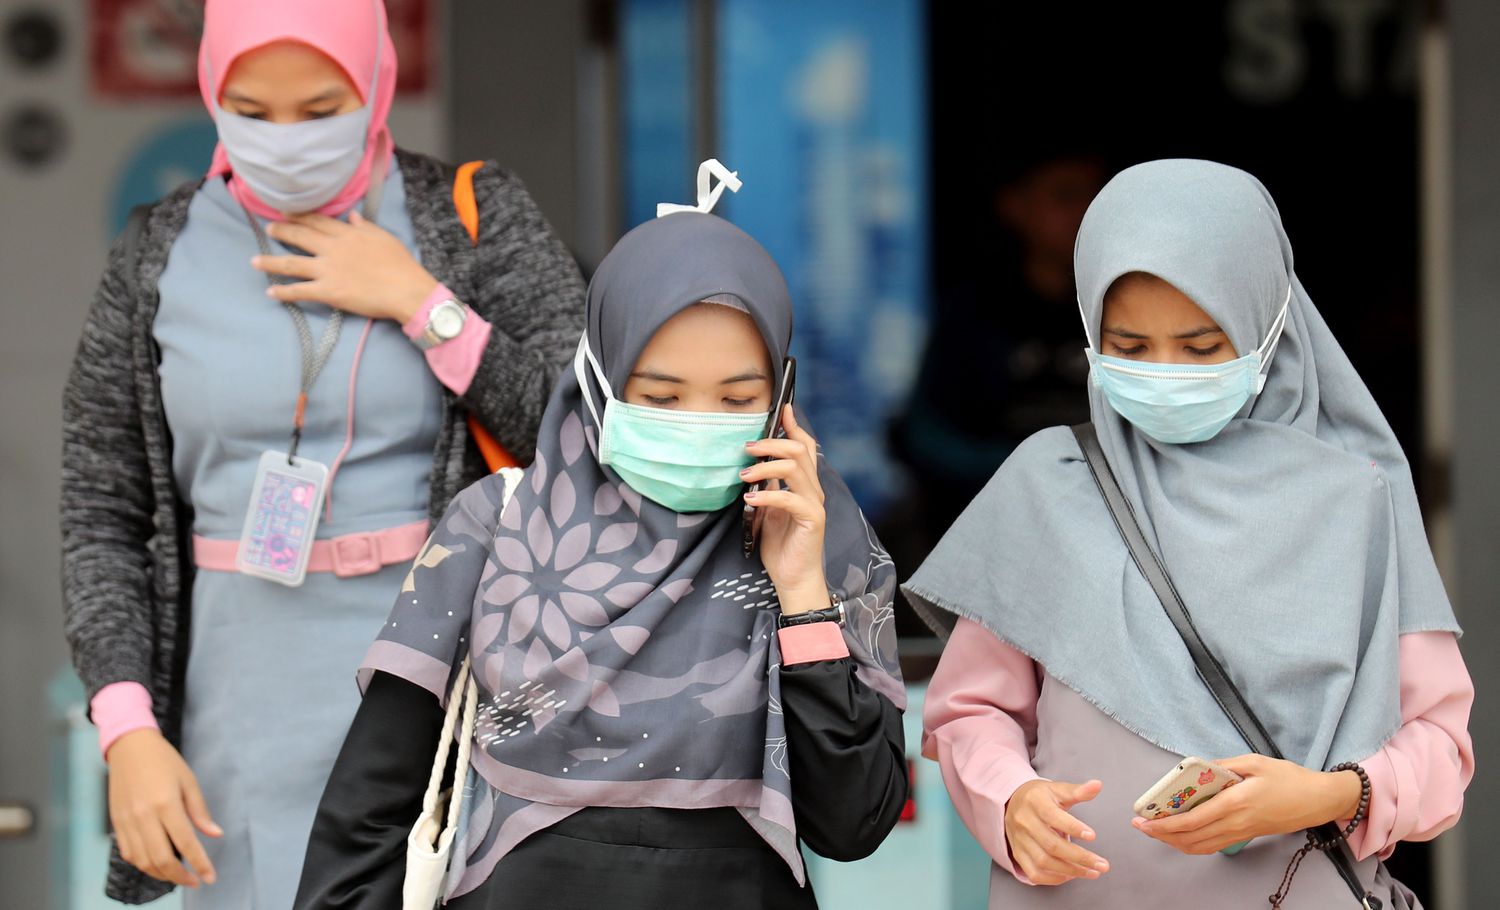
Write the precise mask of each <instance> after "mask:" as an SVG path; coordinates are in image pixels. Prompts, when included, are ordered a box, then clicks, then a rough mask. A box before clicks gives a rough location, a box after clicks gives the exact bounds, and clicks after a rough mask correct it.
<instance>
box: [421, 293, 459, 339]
mask: <svg viewBox="0 0 1500 910" xmlns="http://www.w3.org/2000/svg"><path fill="white" fill-rule="evenodd" d="M428 321H429V323H430V325H431V326H432V333H433V334H434V335H437V336H438V337H439V338H443V339H448V338H453V337H455V336H457V335H458V333H459V332H461V331H463V327H464V311H463V308H462V307H460V306H459V305H458V304H456V303H454V302H453V301H451V300H448V301H444V302H442V303H440V304H438V305H437V306H435V307H433V308H432V315H431V317H430V318H429V320H428Z"/></svg>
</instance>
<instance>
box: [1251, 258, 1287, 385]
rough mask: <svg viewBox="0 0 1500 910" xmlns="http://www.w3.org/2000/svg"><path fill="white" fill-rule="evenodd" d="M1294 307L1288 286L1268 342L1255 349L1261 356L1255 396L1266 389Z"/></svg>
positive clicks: (1268, 336)
mask: <svg viewBox="0 0 1500 910" xmlns="http://www.w3.org/2000/svg"><path fill="white" fill-rule="evenodd" d="M1291 306H1292V286H1291V284H1290V283H1288V284H1287V286H1286V300H1284V301H1282V303H1281V312H1280V313H1278V314H1276V319H1275V320H1273V321H1272V322H1271V331H1270V332H1268V333H1267V334H1266V340H1265V341H1264V342H1262V343H1261V346H1260V347H1258V348H1256V349H1255V353H1257V354H1259V355H1260V374H1259V375H1258V376H1257V377H1256V379H1255V394H1257V395H1259V394H1260V393H1261V390H1263V389H1264V388H1265V387H1266V379H1267V378H1269V377H1270V375H1271V358H1272V357H1274V356H1276V347H1277V345H1279V344H1281V334H1282V332H1283V331H1284V330H1285V329H1286V317H1287V313H1288V312H1289V311H1290V309H1291Z"/></svg>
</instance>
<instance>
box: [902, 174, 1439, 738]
mask: <svg viewBox="0 0 1500 910" xmlns="http://www.w3.org/2000/svg"><path fill="white" fill-rule="evenodd" d="M1075 268H1076V271H1077V278H1078V290H1079V300H1080V304H1081V306H1082V309H1083V315H1084V321H1085V325H1086V327H1087V331H1088V335H1089V337H1090V338H1093V339H1097V338H1098V336H1099V324H1100V319H1101V315H1102V312H1103V306H1104V294H1105V292H1106V291H1107V290H1108V289H1109V286H1110V285H1111V284H1112V283H1113V282H1114V281H1115V279H1116V278H1119V277H1120V276H1122V275H1124V274H1126V273H1128V272H1135V271H1141V272H1148V273H1150V274H1153V275H1157V276H1159V277H1161V278H1163V279H1165V280H1167V281H1169V282H1171V283H1172V284H1173V285H1175V286H1176V287H1177V288H1178V289H1179V290H1181V291H1182V292H1183V293H1184V294H1187V295H1188V296H1189V297H1191V298H1192V299H1193V301H1194V302H1196V303H1197V304H1198V305H1199V306H1200V307H1202V308H1203V309H1204V310H1206V311H1207V312H1208V313H1209V315H1211V316H1212V317H1213V318H1214V319H1215V320H1216V321H1217V322H1218V324H1219V325H1220V326H1221V327H1222V328H1223V329H1224V330H1225V331H1226V332H1227V333H1228V335H1229V338H1230V341H1231V342H1232V343H1233V344H1234V347H1235V350H1236V351H1239V352H1240V353H1244V352H1247V351H1250V350H1252V349H1254V348H1255V347H1256V346H1257V345H1259V344H1260V343H1261V341H1262V339H1264V338H1265V337H1266V335H1267V332H1268V330H1269V329H1270V328H1271V325H1272V322H1273V321H1274V320H1275V318H1276V316H1277V313H1278V311H1279V310H1280V309H1281V306H1282V302H1283V301H1284V300H1286V299H1287V292H1288V288H1289V287H1290V290H1291V297H1290V300H1291V302H1290V306H1289V309H1288V316H1287V320H1286V328H1285V331H1284V334H1283V335H1282V338H1281V342H1280V345H1279V346H1278V348H1277V350H1276V353H1275V357H1274V359H1273V360H1272V361H1271V366H1270V372H1269V379H1268V381H1267V384H1266V387H1265V390H1264V391H1263V392H1262V393H1261V394H1260V395H1259V397H1257V398H1255V399H1253V400H1252V402H1251V403H1250V404H1249V405H1247V407H1246V410H1245V412H1244V413H1242V414H1241V415H1240V416H1239V417H1238V418H1236V419H1235V420H1233V421H1232V422H1231V423H1230V424H1229V426H1228V427H1226V428H1225V429H1224V430H1223V431H1222V432H1220V433H1219V435H1218V436H1216V437H1214V438H1213V439H1211V440H1209V441H1208V442H1204V443H1197V444H1193V445H1170V444H1164V443H1159V442H1156V441H1155V440H1153V439H1151V438H1149V437H1147V436H1145V435H1143V434H1141V433H1137V432H1136V431H1135V430H1134V429H1133V428H1132V427H1131V425H1130V424H1129V423H1127V422H1126V421H1125V420H1124V419H1122V418H1121V417H1120V416H1119V415H1118V414H1116V413H1115V412H1114V410H1113V409H1111V408H1110V406H1109V404H1108V403H1107V402H1106V401H1105V400H1104V398H1103V396H1102V394H1101V393H1100V391H1099V390H1098V389H1097V388H1092V389H1091V391H1090V393H1089V395H1090V404H1091V409H1092V414H1093V423H1094V426H1095V427H1096V428H1097V429H1098V431H1099V437H1100V440H1101V442H1102V443H1103V446H1104V450H1105V453H1106V454H1107V455H1108V458H1109V463H1110V466H1111V467H1112V469H1113V470H1114V473H1115V475H1116V477H1117V478H1118V479H1119V482H1120V485H1121V487H1123V488H1124V490H1125V493H1126V496H1127V497H1128V498H1129V500H1130V503H1131V505H1132V507H1133V508H1134V510H1135V514H1136V517H1137V518H1138V519H1139V520H1140V523H1141V526H1142V529H1143V530H1144V532H1145V533H1146V535H1147V537H1148V538H1149V539H1150V540H1151V543H1152V545H1153V547H1155V548H1156V550H1157V552H1158V553H1159V554H1160V555H1161V557H1162V559H1163V561H1164V562H1165V563H1166V566H1167V569H1168V571H1169V572H1170V573H1171V574H1172V577H1173V580H1174V581H1175V583H1176V586H1177V588H1178V590H1179V591H1180V592H1181V594H1182V596H1183V599H1184V600H1185V601H1186V603H1187V605H1188V608H1189V609H1190V610H1191V611H1192V613H1193V618H1194V620H1195V624H1196V625H1197V627H1198V629H1199V631H1200V632H1201V633H1202V635H1203V638H1204V640H1205V641H1206V642H1207V643H1208V645H1209V647H1210V648H1211V649H1212V650H1213V651H1214V652H1215V653H1216V654H1217V655H1218V657H1219V659H1220V660H1221V661H1222V662H1223V663H1224V665H1225V667H1226V669H1227V670H1228V673H1229V675H1230V677H1231V678H1232V679H1233V680H1234V682H1235V683H1236V685H1237V686H1238V687H1239V688H1240V690H1241V691H1242V692H1244V694H1245V697H1246V699H1248V700H1249V702H1250V704H1251V706H1252V707H1253V708H1254V709H1255V711H1256V713H1257V714H1258V715H1259V716H1260V719H1261V720H1262V722H1264V723H1265V724H1266V726H1267V728H1268V731H1269V732H1270V734H1271V736H1272V738H1273V739H1274V740H1275V741H1276V743H1277V744H1278V745H1279V746H1280V747H1281V749H1282V751H1283V752H1284V753H1285V754H1286V756H1287V757H1288V758H1289V759H1292V760H1294V761H1297V762H1299V763H1301V764H1303V765H1305V766H1307V767H1311V768H1324V767H1327V766H1329V765H1331V764H1333V763H1336V762H1340V761H1359V760H1363V759H1365V758H1367V757H1369V756H1370V755H1371V754H1373V753H1374V752H1375V751H1376V750H1377V749H1379V747H1380V746H1381V745H1382V744H1383V743H1384V742H1385V741H1386V740H1387V739H1389V738H1390V736H1391V735H1392V734H1393V733H1394V732H1395V731H1396V729H1397V728H1398V727H1399V725H1400V723H1401V714H1400V680H1399V677H1398V672H1397V639H1398V637H1399V636H1400V635H1402V634H1404V633H1407V632H1421V631H1435V630H1444V631H1454V632H1456V631H1458V625H1457V623H1456V622H1455V620H1454V617H1453V611H1452V608H1451V607H1450V606H1449V603H1448V597H1447V595H1446V594H1445V593H1444V590H1443V585H1442V581H1441V580H1440V579H1439V577H1438V574H1437V569H1436V567H1435V566H1434V564H1433V560H1432V553H1431V551H1430V550H1429V549H1428V545H1427V539H1426V537H1425V535H1424V532H1423V528H1422V516H1421V513H1420V512H1419V511H1418V508H1417V499H1416V495H1415V493H1414V491H1413V486H1412V478H1411V470H1410V468H1409V467H1408V465H1407V461H1406V457H1405V455H1404V454H1403V453H1402V451H1401V447H1400V445H1399V444H1398V443H1397V442H1396V439H1395V437H1394V436H1393V435H1392V433H1391V430H1390V427H1389V426H1388V425H1387V424H1386V421H1385V418H1384V417H1383V416H1382V415H1381V413H1380V409H1379V408H1378V407H1376V405H1375V402H1374V400H1373V399H1372V398H1371V397H1370V393H1369V391H1368V390H1367V389H1366V388H1365V385H1364V383H1363V382H1362V381H1361V380H1360V378H1359V376H1358V374H1356V373H1355V371H1354V367H1353V366H1352V365H1351V364H1350V363H1349V359H1348V357H1347V356H1346V355H1345V354H1344V351H1343V349H1342V348H1340V347H1339V344H1338V342H1337V341H1336V340H1334V337H1333V335H1332V333H1330V332H1329V330H1328V326H1327V325H1326V324H1325V323H1324V322H1323V318H1322V317H1321V316H1320V315H1319V313H1318V310H1317V308H1316V307H1315V306H1313V302H1312V299H1311V298H1310V297H1309V296H1308V294H1307V291H1306V289H1304V288H1303V287H1302V283H1301V282H1300V281H1298V280H1297V275H1296V272H1295V271H1294V270H1293V267H1292V248H1291V244H1290V243H1289V242H1288V240H1287V236H1286V232H1285V230H1284V229H1283V228H1282V225H1281V216H1280V214H1279V213H1278V212H1277V210H1276V205H1275V203H1274V202H1272V200H1271V197H1270V194H1269V193H1267V192H1266V189H1265V187H1263V186H1261V184H1260V182H1259V181H1257V180H1256V179H1255V178H1254V177H1252V176H1250V175H1249V174H1246V173H1245V172H1243V171H1240V170H1236V169H1235V168H1231V167H1226V166H1225V165H1221V164H1215V163H1213V162H1208V161H1155V162H1151V163H1149V164H1142V165H1138V166H1136V167H1132V168H1129V169H1128V170H1126V171H1124V172H1122V173H1120V174H1119V175H1117V176H1116V177H1115V178H1114V179H1113V180H1112V181H1110V183H1109V185H1107V186H1106V187H1105V188H1104V190H1103V191H1102V192H1101V193H1100V194H1099V196H1098V198H1097V199H1095V200H1094V202H1093V204H1092V205H1091V206H1090V207H1089V211H1088V214H1087V215H1086V216H1085V218H1084V221H1083V226H1082V229H1081V230H1080V232H1079V236H1078V243H1077V249H1076V253H1075ZM1082 336H1083V333H1080V340H1082ZM906 590H907V592H908V593H909V594H910V595H911V596H912V598H913V599H914V601H915V602H916V604H917V605H918V608H919V609H920V610H923V611H925V612H926V613H927V615H928V616H933V615H934V613H933V611H934V610H943V611H947V612H949V613H953V614H957V615H960V616H966V617H968V618H970V619H973V620H975V621H977V622H979V623H981V624H983V625H984V626H986V627H987V628H989V629H990V631H992V632H994V633H995V634H996V635H998V636H999V637H1000V638H1002V639H1003V640H1005V641H1007V642H1009V643H1011V644H1012V645H1014V646H1016V647H1018V648H1019V649H1020V650H1022V651H1024V652H1025V653H1027V654H1029V655H1030V656H1031V657H1033V658H1034V659H1036V660H1038V661H1039V662H1041V663H1042V664H1043V665H1044V666H1045V667H1046V669H1047V672H1048V673H1050V674H1051V675H1052V676H1053V677H1054V678H1056V679H1057V680H1058V681H1060V682H1062V683H1064V684H1066V685H1068V686H1070V687H1072V688H1073V689H1075V690H1076V691H1078V692H1079V693H1081V694H1082V695H1083V696H1084V697H1085V698H1087V699H1088V700H1089V701H1091V702H1093V703H1094V704H1095V705H1096V706H1098V707H1099V708H1100V709H1101V710H1103V711H1104V712H1105V713H1106V714H1108V715H1109V716H1110V717H1112V718H1114V719H1115V720H1117V721H1118V722H1120V723H1121V724H1123V725H1124V726H1125V727H1127V728H1129V729H1130V730H1133V731H1134V732H1136V733H1138V734H1139V735H1141V736H1143V737H1145V738H1146V739H1147V740H1149V741H1151V742H1152V743H1155V744H1156V745H1158V746H1160V747H1162V748H1164V749H1167V750H1169V751H1173V752H1177V753H1179V754H1183V755H1188V754H1196V755H1202V756H1204V757H1226V756H1230V755H1235V754H1239V753H1241V752H1244V751H1245V749H1246V745H1245V743H1244V741H1243V740H1241V739H1240V737H1239V735H1238V734H1237V733H1236V732H1235V729H1234V728H1233V726H1231V725H1230V723H1229V721H1228V720H1227V719H1225V717H1224V715H1223V713H1222V712H1221V711H1220V710H1219V708H1218V706H1217V705H1216V704H1215V703H1214V701H1213V699H1212V697H1211V696H1210V695H1209V692H1208V689H1207V688H1206V687H1205V686H1204V685H1203V683H1202V682H1201V681H1200V680H1199V679H1198V677H1197V676H1196V674H1195V671H1194V669H1193V663H1192V661H1191V659H1190V658H1189V656H1188V653H1187V650H1186V647H1185V646H1184V645H1183V644H1182V641H1181V639H1180V638H1179V637H1178V635H1177V633H1176V631H1175V630H1174V629H1173V628H1172V626H1171V624H1170V622H1169V621H1168V620H1167V618H1166V615H1165V613H1164V612H1163V610H1162V607H1161V605H1160V603H1159V602H1158V601H1157V600H1156V598H1155V596H1154V595H1153V594H1152V592H1151V588H1150V587H1149V586H1148V585H1147V584H1146V582H1145V580H1144V578H1142V577H1141V574H1140V572H1139V571H1138V570H1137V569H1136V567H1135V565H1134V564H1133V563H1132V562H1131V560H1130V556H1129V554H1128V553H1127V551H1126V549H1125V546H1124V544H1123V543H1122V542H1121V540H1120V537H1119V535H1118V533H1117V532H1116V529H1115V527H1114V525H1113V523H1112V522H1111V520H1110V517H1109V513H1108V511H1107V510H1106V509H1105V507H1104V504H1103V500H1102V499H1101V498H1100V495H1099V492H1098V490H1097V489H1095V487H1094V483H1093V480H1092V479H1091V477H1090V475H1089V471H1088V467H1087V465H1086V464H1085V463H1084V462H1083V460H1082V455H1081V454H1080V453H1079V450H1078V447H1077V445H1076V444H1075V443H1074V441H1073V437H1072V434H1071V433H1069V432H1068V430H1067V429H1066V428H1062V427H1057V428H1053V429H1049V430H1045V431H1043V432H1042V433H1039V434H1037V435H1036V436H1033V437H1032V438H1031V439H1029V440H1028V441H1027V442H1025V443H1024V444H1023V445H1022V446H1021V447H1020V448H1018V449H1017V450H1016V452H1015V453H1014V454H1013V455H1012V456H1011V458H1010V459H1009V460H1008V461H1007V462H1006V463H1005V464H1004V465H1003V466H1002V467H1001V468H1000V470H999V471H998V472H997V473H996V475H995V477H994V478H993V479H992V480H991V481H990V483H989V485H988V486H987V487H986V488H985V490H984V491H983V492H982V493H981V494H980V495H979V497H978V498H976V499H975V500H974V502H973V503H972V504H971V505H970V506H969V508H968V510H967V511H966V512H965V513H964V514H963V516H962V517H960V519H959V520H958V522H957V523H955V525H954V526H953V528H952V529H951V530H950V531H949V532H948V534H947V536H945V537H944V538H943V540H942V542H941V543H940V544H939V546H938V547H937V549H936V550H935V551H934V553H933V554H932V556H931V558H929V559H928V560H927V562H926V563H925V564H924V565H923V566H922V567H921V569H919V570H918V571H917V573H916V575H915V576H914V577H913V578H912V579H911V581H910V583H909V584H908V586H907V588H906Z"/></svg>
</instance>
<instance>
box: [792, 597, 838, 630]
mask: <svg viewBox="0 0 1500 910" xmlns="http://www.w3.org/2000/svg"><path fill="white" fill-rule="evenodd" d="M814 622H834V623H838V624H839V625H840V626H842V625H844V622H845V614H844V599H843V598H842V597H840V596H839V595H837V594H830V595H829V596H828V606H826V607H824V608H823V609H821V610H808V611H807V612H805V613H782V614H781V615H779V616H777V617H776V628H778V629H786V628H790V627H791V626H802V625H807V624H808V623H814Z"/></svg>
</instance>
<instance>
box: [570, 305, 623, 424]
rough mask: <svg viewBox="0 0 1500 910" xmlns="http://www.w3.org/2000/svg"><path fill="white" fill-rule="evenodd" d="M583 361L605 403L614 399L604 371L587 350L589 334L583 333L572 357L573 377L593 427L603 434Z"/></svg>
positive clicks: (601, 421) (602, 422) (601, 422)
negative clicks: (576, 380) (592, 419)
mask: <svg viewBox="0 0 1500 910" xmlns="http://www.w3.org/2000/svg"><path fill="white" fill-rule="evenodd" d="M584 361H587V362H588V365H589V366H590V367H592V368H593V370H594V377H595V378H596V379H598V381H599V390H600V391H601V392H603V393H604V400H605V402H609V401H612V400H613V399H614V394H613V392H611V391H610V388H609V380H608V379H605V378H604V371H603V370H602V369H600V368H599V361H597V360H595V359H594V352H593V351H591V350H589V333H588V331H587V330H585V331H584V333H583V336H582V337H581V338H579V339H578V352H577V353H576V354H574V355H573V375H575V376H577V377H578V391H579V392H580V393H581V394H582V395H583V403H584V404H586V405H588V407H589V414H590V415H592V416H593V418H594V426H596V427H598V428H599V432H601V433H603V432H604V421H603V420H601V419H600V418H599V409H598V408H596V407H594V398H593V396H592V395H590V394H589V380H588V373H586V372H584V369H583V364H584Z"/></svg>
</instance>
